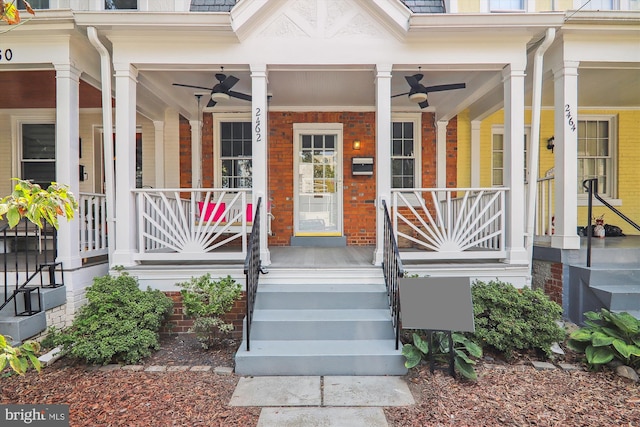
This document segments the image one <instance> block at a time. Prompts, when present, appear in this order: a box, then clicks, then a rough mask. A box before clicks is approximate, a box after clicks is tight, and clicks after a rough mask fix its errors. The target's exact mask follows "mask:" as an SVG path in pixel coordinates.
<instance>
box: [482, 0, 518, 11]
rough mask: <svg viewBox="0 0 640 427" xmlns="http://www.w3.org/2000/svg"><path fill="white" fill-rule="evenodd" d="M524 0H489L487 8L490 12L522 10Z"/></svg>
mask: <svg viewBox="0 0 640 427" xmlns="http://www.w3.org/2000/svg"><path fill="white" fill-rule="evenodd" d="M523 3H524V0H490V2H489V8H490V9H491V11H492V12H495V11H507V10H524V4H523Z"/></svg>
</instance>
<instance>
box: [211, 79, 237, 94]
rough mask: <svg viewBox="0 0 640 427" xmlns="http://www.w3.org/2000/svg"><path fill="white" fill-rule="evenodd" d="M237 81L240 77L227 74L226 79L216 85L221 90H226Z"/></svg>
mask: <svg viewBox="0 0 640 427" xmlns="http://www.w3.org/2000/svg"><path fill="white" fill-rule="evenodd" d="M239 81H240V79H238V78H237V77H235V76H228V77H227V78H226V79H224V81H222V82H220V84H219V85H216V86H220V88H221V89H222V92H228V91H229V89H231V88H232V87H234V86H235V84H236V83H238V82H239Z"/></svg>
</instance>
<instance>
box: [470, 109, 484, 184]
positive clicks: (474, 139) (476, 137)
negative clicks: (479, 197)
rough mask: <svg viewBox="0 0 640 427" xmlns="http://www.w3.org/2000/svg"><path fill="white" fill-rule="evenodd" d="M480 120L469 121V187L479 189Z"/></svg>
mask: <svg viewBox="0 0 640 427" xmlns="http://www.w3.org/2000/svg"><path fill="white" fill-rule="evenodd" d="M481 123H482V122H481V121H480V120H472V121H471V187H475V188H478V187H480V124H481Z"/></svg>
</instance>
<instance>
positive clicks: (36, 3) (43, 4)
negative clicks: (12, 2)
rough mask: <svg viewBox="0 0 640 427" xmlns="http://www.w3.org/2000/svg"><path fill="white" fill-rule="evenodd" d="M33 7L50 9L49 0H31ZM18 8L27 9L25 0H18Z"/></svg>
mask: <svg viewBox="0 0 640 427" xmlns="http://www.w3.org/2000/svg"><path fill="white" fill-rule="evenodd" d="M29 4H30V5H31V8H32V9H49V0H29ZM18 9H20V10H25V9H26V7H25V5H24V1H23V0H18Z"/></svg>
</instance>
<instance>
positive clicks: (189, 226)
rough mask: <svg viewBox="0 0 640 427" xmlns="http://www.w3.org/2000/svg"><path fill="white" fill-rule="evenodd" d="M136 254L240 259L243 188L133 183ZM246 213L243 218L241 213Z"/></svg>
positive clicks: (245, 229) (246, 227)
mask: <svg viewBox="0 0 640 427" xmlns="http://www.w3.org/2000/svg"><path fill="white" fill-rule="evenodd" d="M134 193H135V194H136V215H137V218H138V252H137V254H136V255H135V256H134V257H135V259H137V260H155V261H169V260H173V261H176V260H180V261H188V260H240V259H241V260H244V258H245V256H246V253H247V234H248V233H249V232H250V231H251V222H250V221H251V219H252V217H253V213H252V212H251V213H249V212H248V209H252V206H251V205H248V204H247V190H229V189H219V188H218V189H216V188H195V189H192V188H174V189H136V190H134ZM248 216H249V218H247V217H248Z"/></svg>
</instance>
